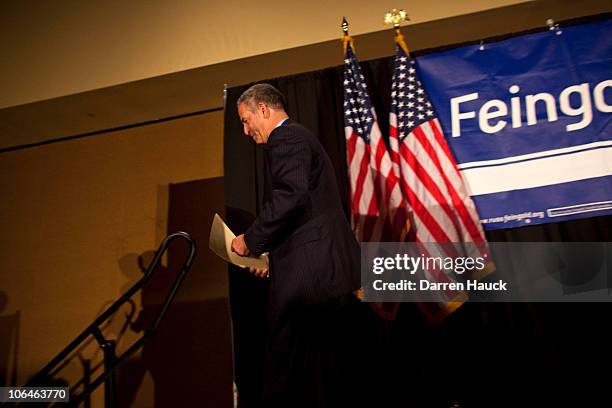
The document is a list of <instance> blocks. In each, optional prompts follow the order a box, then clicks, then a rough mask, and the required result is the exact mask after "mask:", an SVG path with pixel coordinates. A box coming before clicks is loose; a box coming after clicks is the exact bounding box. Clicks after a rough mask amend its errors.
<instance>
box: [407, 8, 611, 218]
mask: <svg viewBox="0 0 612 408" xmlns="http://www.w3.org/2000/svg"><path fill="white" fill-rule="evenodd" d="M416 61H417V64H418V68H419V72H420V75H421V80H422V82H423V85H424V87H425V89H426V90H427V93H428V94H429V97H430V99H431V101H432V103H433V104H434V106H435V109H436V111H437V114H438V117H439V119H440V122H441V125H442V128H443V130H444V134H445V137H446V140H447V141H448V143H449V146H450V148H451V150H452V152H453V154H454V155H455V159H456V160H457V164H458V167H459V169H460V171H461V174H462V176H463V178H464V179H465V181H466V184H467V185H468V189H469V191H470V194H471V195H472V198H473V199H474V202H475V204H476V206H477V208H478V212H479V214H480V218H481V220H482V223H483V226H484V228H485V229H489V230H491V229H499V228H510V227H519V226H524V225H530V224H531V225H532V224H541V223H547V222H557V221H564V220H569V219H574V218H583V217H594V216H600V215H606V214H612V116H611V115H610V113H612V20H605V21H600V22H594V23H589V24H581V25H576V26H570V27H561V29H560V30H558V31H555V30H551V31H545V32H540V33H536V34H528V35H521V36H517V37H513V38H510V39H507V40H503V41H498V42H492V43H485V44H483V46H481V45H479V44H475V45H470V46H465V47H460V48H456V49H452V50H449V51H446V52H441V53H436V54H430V55H424V56H421V57H417V58H416Z"/></svg>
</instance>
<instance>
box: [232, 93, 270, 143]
mask: <svg viewBox="0 0 612 408" xmlns="http://www.w3.org/2000/svg"><path fill="white" fill-rule="evenodd" d="M238 115H239V116H240V121H241V122H242V127H243V130H244V134H245V135H248V136H250V137H251V139H253V140H254V141H255V143H257V144H261V143H266V137H265V133H264V128H265V126H264V125H265V118H264V116H263V113H262V112H261V111H260V110H259V109H255V110H254V111H253V110H251V109H249V107H248V106H247V105H246V104H244V103H241V104H240V105H238Z"/></svg>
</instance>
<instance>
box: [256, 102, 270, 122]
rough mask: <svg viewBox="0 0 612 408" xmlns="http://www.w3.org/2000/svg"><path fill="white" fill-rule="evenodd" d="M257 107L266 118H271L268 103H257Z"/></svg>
mask: <svg viewBox="0 0 612 408" xmlns="http://www.w3.org/2000/svg"><path fill="white" fill-rule="evenodd" d="M257 109H259V111H260V112H261V114H262V115H263V117H264V119H269V118H270V108H269V107H268V105H266V104H265V103H259V104H258V105H257Z"/></svg>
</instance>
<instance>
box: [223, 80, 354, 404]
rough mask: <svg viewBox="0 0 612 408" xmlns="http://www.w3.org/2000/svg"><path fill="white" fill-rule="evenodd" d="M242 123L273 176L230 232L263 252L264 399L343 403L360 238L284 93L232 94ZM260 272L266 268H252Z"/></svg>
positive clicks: (237, 246) (240, 243) (241, 247)
mask: <svg viewBox="0 0 612 408" xmlns="http://www.w3.org/2000/svg"><path fill="white" fill-rule="evenodd" d="M238 114H239V116H240V120H241V122H242V123H243V126H244V133H245V134H247V135H248V136H250V137H251V138H252V139H253V140H254V141H255V142H256V143H258V144H262V143H263V144H265V145H266V146H265V151H266V155H267V156H266V159H267V160H266V169H265V171H266V173H267V176H268V179H269V182H270V184H271V189H270V194H268V197H266V199H265V200H264V201H265V202H264V206H263V209H262V211H261V212H260V214H259V216H258V217H257V219H256V220H255V222H254V223H253V224H252V225H251V227H250V228H249V229H248V230H247V232H246V233H245V234H243V235H240V236H238V237H236V238H235V239H234V241H233V242H232V250H233V251H234V252H236V253H237V254H239V255H242V256H246V255H249V254H253V255H255V256H258V255H260V254H262V253H264V252H269V256H270V271H269V277H270V291H269V301H268V324H269V327H268V329H269V335H268V346H267V350H266V360H265V364H264V365H265V368H264V379H263V380H264V384H263V393H264V398H266V400H267V402H268V404H269V405H268V406H279V407H280V406H282V407H297V406H304V407H319V406H321V407H322V406H325V407H335V406H345V405H346V404H347V403H348V402H349V400H350V398H351V396H352V395H356V394H357V391H356V390H354V389H353V390H351V391H349V388H350V387H354V386H355V384H354V383H353V382H352V380H351V379H350V375H349V374H350V373H349V372H348V371H349V370H352V371H353V372H354V371H355V370H353V369H352V368H351V367H350V365H351V363H354V362H356V361H357V359H358V356H357V355H355V354H351V355H347V354H349V353H348V351H349V350H350V349H351V346H352V345H353V344H355V339H354V338H351V336H353V334H354V332H355V330H354V327H355V326H357V323H356V322H355V321H353V320H352V319H353V318H352V316H353V315H352V314H351V310H353V309H354V307H355V304H356V303H357V302H358V301H357V300H356V298H355V297H354V295H353V294H352V292H353V291H354V290H355V289H357V288H359V286H360V264H359V262H360V252H359V245H358V243H357V241H356V239H355V237H354V235H353V233H352V231H351V228H350V226H349V224H348V222H347V220H346V216H345V214H344V211H343V209H342V204H341V200H340V193H339V191H338V187H337V182H336V178H335V174H334V170H333V167H332V164H331V160H330V159H329V157H328V155H327V154H326V153H325V151H324V149H323V147H322V146H321V144H320V143H319V141H318V140H317V138H316V137H315V136H314V135H313V134H312V133H311V132H310V131H309V130H307V129H306V128H304V127H303V126H301V125H299V124H298V123H296V122H294V121H292V120H291V119H289V118H288V117H287V114H286V112H285V102H284V97H283V95H282V94H281V93H280V92H279V91H278V90H276V88H274V87H272V86H271V85H268V84H257V85H254V86H252V87H251V88H249V89H248V90H247V91H245V92H244V93H243V94H242V96H241V97H240V98H239V99H238ZM251 272H253V273H255V274H256V275H258V276H267V271H259V270H252V271H251Z"/></svg>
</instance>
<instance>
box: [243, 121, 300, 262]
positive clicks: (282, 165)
mask: <svg viewBox="0 0 612 408" xmlns="http://www.w3.org/2000/svg"><path fill="white" fill-rule="evenodd" d="M266 148H267V150H268V159H269V163H270V178H271V181H272V194H271V198H270V199H269V200H268V201H267V202H266V203H265V204H264V206H263V209H262V211H261V213H260V214H259V216H258V217H257V219H256V220H255V222H254V223H253V225H251V227H250V228H249V230H248V231H247V232H246V233H245V235H244V239H245V243H246V245H247V247H248V248H249V250H250V251H251V252H252V253H253V254H254V255H255V256H259V255H261V254H262V253H263V252H267V251H270V250H271V249H273V248H271V246H272V245H274V243H278V242H279V241H280V240H282V238H283V237H285V236H287V235H289V233H290V232H291V231H290V230H291V227H292V225H293V223H294V222H295V220H296V219H298V218H300V216H301V215H302V213H303V212H304V211H305V209H306V208H307V205H308V200H309V195H308V180H309V173H310V166H311V160H312V158H311V155H312V154H311V150H310V147H309V145H308V143H307V142H306V140H305V139H304V137H302V136H299V135H297V134H295V133H294V132H293V131H292V130H291V129H290V128H289V127H287V126H281V127H279V128H277V129H275V130H274V131H273V133H272V134H271V135H270V138H269V139H268V143H267V145H266Z"/></svg>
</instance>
